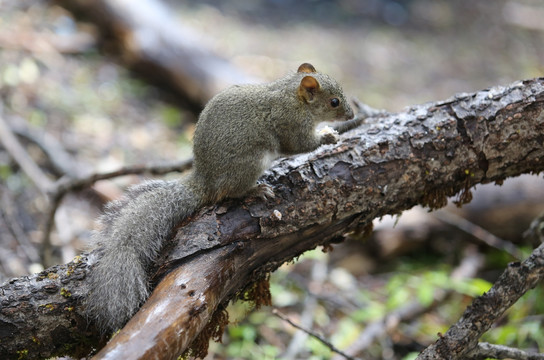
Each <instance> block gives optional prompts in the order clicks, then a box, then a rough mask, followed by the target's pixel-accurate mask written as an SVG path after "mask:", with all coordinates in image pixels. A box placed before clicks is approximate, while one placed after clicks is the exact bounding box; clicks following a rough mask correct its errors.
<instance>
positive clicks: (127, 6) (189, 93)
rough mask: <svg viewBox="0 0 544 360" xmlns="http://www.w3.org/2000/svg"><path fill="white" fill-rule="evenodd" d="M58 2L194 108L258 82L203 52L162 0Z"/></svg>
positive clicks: (208, 51) (203, 47) (194, 35)
mask: <svg viewBox="0 0 544 360" xmlns="http://www.w3.org/2000/svg"><path fill="white" fill-rule="evenodd" d="M57 2H58V3H59V4H60V5H61V6H63V7H66V8H67V9H69V10H71V11H73V12H74V13H76V14H78V15H81V16H83V17H84V18H87V19H90V20H91V21H92V22H93V23H95V24H98V25H99V28H100V30H101V32H102V35H103V36H104V37H107V38H108V37H109V38H110V39H114V41H115V45H114V46H115V49H116V51H118V52H120V53H121V55H122V58H123V60H124V61H125V62H126V63H128V64H129V65H130V66H131V67H132V68H134V69H136V70H137V71H138V72H139V73H141V74H143V75H145V76H147V77H148V78H150V79H151V80H152V81H154V82H158V83H161V84H164V85H166V86H167V87H169V88H171V89H173V90H174V91H176V92H177V93H178V94H180V95H181V96H180V97H179V98H181V99H185V98H188V99H189V101H190V102H191V103H192V104H196V105H197V107H198V106H202V105H204V104H205V103H206V102H207V101H208V100H209V99H210V98H211V97H212V96H213V95H214V94H217V93H218V92H219V91H220V90H223V89H224V88H225V87H226V86H228V85H233V84H242V83H249V82H255V81H256V79H253V78H251V77H249V76H248V75H247V74H245V73H243V72H242V71H241V70H240V69H238V68H237V67H235V66H234V65H233V64H231V63H230V62H229V61H227V60H226V59H225V58H223V57H221V56H220V55H218V54H216V53H214V52H213V51H212V50H211V49H209V48H207V47H206V45H205V43H206V42H205V41H203V36H202V35H201V34H197V33H195V32H194V31H193V30H192V29H190V28H188V27H186V26H184V25H183V24H181V23H180V22H179V20H178V18H176V17H175V16H174V15H173V13H172V11H171V9H169V8H168V7H167V6H166V5H164V4H162V3H161V2H160V1H154V0H139V1H130V0H95V1H87V0H70V1H66V0H57Z"/></svg>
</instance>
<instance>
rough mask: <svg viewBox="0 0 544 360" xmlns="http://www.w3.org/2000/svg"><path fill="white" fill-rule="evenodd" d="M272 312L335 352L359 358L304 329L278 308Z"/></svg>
mask: <svg viewBox="0 0 544 360" xmlns="http://www.w3.org/2000/svg"><path fill="white" fill-rule="evenodd" d="M272 314H274V315H275V316H277V317H279V318H280V319H282V320H283V321H285V322H287V323H288V324H289V325H291V326H293V327H295V328H297V329H299V330H302V331H304V332H305V333H306V334H308V335H310V336H312V337H314V338H315V339H317V340H319V341H320V342H321V343H323V344H324V345H325V346H326V347H328V348H329V349H331V351H332V352H335V353H337V354H339V355H341V356H343V357H344V358H346V359H349V360H357V358H354V357H352V356H349V355H347V354H345V353H344V352H342V351H341V350H338V349H337V348H336V347H335V346H334V345H333V344H331V343H330V342H329V341H327V340H325V339H323V338H322V337H321V336H319V335H318V334H316V333H314V332H312V331H310V330H307V329H304V328H303V327H302V326H300V325H298V324H297V323H295V322H293V321H292V320H291V319H289V317H287V315H285V314H282V313H281V312H280V311H279V310H278V309H273V310H272Z"/></svg>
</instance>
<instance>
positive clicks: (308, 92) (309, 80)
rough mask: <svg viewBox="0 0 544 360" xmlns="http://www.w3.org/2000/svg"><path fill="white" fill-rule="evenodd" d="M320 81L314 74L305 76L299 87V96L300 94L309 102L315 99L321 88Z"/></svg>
mask: <svg viewBox="0 0 544 360" xmlns="http://www.w3.org/2000/svg"><path fill="white" fill-rule="evenodd" d="M319 88H320V85H319V82H318V81H317V80H316V79H315V78H314V77H313V76H305V77H303V78H302V80H301V81H300V86H299V87H298V96H300V97H301V98H302V99H303V100H304V101H306V102H307V103H309V102H311V101H312V100H313V99H314V95H315V93H316V92H317V91H318V90H319Z"/></svg>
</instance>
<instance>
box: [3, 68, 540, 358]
mask: <svg viewBox="0 0 544 360" xmlns="http://www.w3.org/2000/svg"><path fill="white" fill-rule="evenodd" d="M542 170H544V79H534V80H528V81H524V82H519V83H516V84H513V85H511V86H508V87H495V88H491V89H488V90H484V91H481V92H478V93H474V94H462V95H458V96H456V97H454V98H452V99H449V100H447V101H443V102H439V103H431V104H425V105H421V106H414V107H412V108H411V109H409V110H407V111H406V112H403V113H398V114H388V115H384V116H383V117H380V118H373V119H370V121H368V122H367V123H366V124H364V125H363V126H361V127H359V128H357V129H355V130H353V131H350V132H348V133H346V134H345V135H344V136H343V137H342V141H341V143H339V144H337V145H336V146H323V147H321V148H320V149H318V150H317V151H315V152H313V153H310V154H304V155H301V156H297V157H292V158H287V159H283V160H281V161H280V162H279V164H277V165H276V166H275V167H273V168H272V169H271V170H270V171H269V172H268V173H267V174H266V175H265V176H264V177H263V180H264V181H265V182H267V183H268V184H269V185H271V186H272V187H273V188H274V192H275V194H276V199H274V200H271V201H268V202H263V201H260V200H257V199H245V200H244V202H240V201H226V202H223V203H221V204H218V205H217V206H214V207H207V208H204V209H202V210H201V211H200V212H198V213H197V214H195V215H194V216H193V217H192V218H191V219H187V220H185V221H184V223H183V224H180V227H179V228H178V230H177V233H176V235H175V237H174V238H173V239H172V241H171V243H169V244H168V246H166V247H165V249H164V251H163V255H162V257H161V259H160V261H159V263H158V265H157V272H156V276H155V279H156V281H157V282H159V280H161V281H160V282H159V285H158V286H157V288H156V289H155V291H154V293H153V294H152V296H151V297H150V299H149V301H148V302H147V303H146V304H145V305H144V307H143V308H142V309H141V311H140V312H138V313H137V314H136V316H135V317H134V318H133V319H132V320H131V321H130V322H129V323H128V324H127V326H126V327H125V328H124V329H123V330H122V331H121V333H119V334H118V335H116V336H115V337H114V339H113V340H112V341H111V342H110V343H109V344H108V345H107V346H106V347H105V348H104V349H102V351H101V352H100V353H99V355H98V358H103V359H114V358H118V354H123V355H124V356H128V355H130V356H129V357H130V358H132V359H138V358H140V359H143V358H151V357H154V358H157V359H171V358H176V357H177V356H178V355H179V354H180V353H181V352H183V351H184V350H185V349H187V347H188V346H189V345H190V344H191V342H192V341H193V340H194V339H195V338H196V337H197V335H198V334H199V332H200V331H201V330H202V329H203V328H204V327H205V325H206V324H208V322H209V321H210V319H211V318H212V316H213V314H214V313H215V310H216V309H218V308H221V306H222V305H224V304H225V303H226V301H228V300H229V299H232V298H234V297H236V295H237V294H239V293H240V292H241V291H242V290H243V289H244V288H245V287H246V286H247V285H248V284H250V283H253V282H258V281H259V279H261V278H262V277H263V275H264V274H266V273H267V272H268V271H272V270H274V269H276V268H277V267H278V266H279V265H281V264H282V263H283V262H285V261H290V260H292V259H293V258H295V257H296V256H298V255H300V254H302V253H303V252H304V251H306V250H309V249H313V248H315V247H316V246H318V245H324V244H325V245H326V244H329V243H330V242H332V241H336V240H339V239H341V238H342V237H343V235H344V234H345V233H347V232H350V231H360V229H362V228H365V227H368V226H369V224H370V223H371V221H372V220H373V219H374V218H376V217H380V216H383V215H386V214H398V213H400V212H402V211H403V210H405V209H409V208H411V207H412V206H414V205H416V204H422V205H427V206H429V207H431V208H437V207H440V206H443V205H444V204H445V203H446V197H447V196H452V195H455V194H457V193H459V192H460V195H459V201H460V202H463V201H467V200H469V199H470V191H469V189H470V187H471V186H473V185H474V184H478V183H487V182H493V181H495V182H501V181H502V180H503V179H505V178H507V177H511V176H517V175H519V174H522V173H528V172H540V171H542ZM81 261H83V262H82V263H80V264H78V265H77V269H79V278H78V279H77V280H74V279H72V277H71V275H70V274H68V273H70V269H71V266H74V264H68V265H64V266H61V267H57V268H52V269H48V270H47V271H46V272H44V273H43V274H42V275H37V276H36V275H35V276H32V277H30V278H28V279H26V278H21V279H17V280H15V281H13V282H12V283H9V284H6V285H4V286H3V287H2V293H1V296H0V304H2V307H1V308H0V324H6V326H8V325H9V326H10V331H9V332H8V333H5V332H0V340H1V341H0V357H4V356H7V357H12V356H13V354H16V351H18V350H21V348H22V346H24V348H25V349H29V357H28V358H37V357H40V356H45V357H46V356H49V355H51V354H52V353H53V352H54V351H53V349H58V348H59V343H58V341H57V338H56V337H52V336H51V333H52V332H53V330H55V329H56V328H57V327H58V326H62V330H63V334H66V335H67V336H68V338H69V339H73V337H77V336H81V335H79V334H78V332H79V331H81V330H82V329H84V327H83V328H82V327H81V326H82V320H83V319H82V317H81V314H82V311H81V308H80V299H81V298H82V297H84V296H85V294H86V291H87V287H86V283H85V274H86V272H87V271H89V269H88V267H87V266H86V265H85V262H84V261H85V258H84V257H83V258H82V260H81ZM91 271H92V270H91ZM49 274H52V275H49ZM55 274H56V275H55ZM61 274H68V275H67V276H66V277H64V278H63V280H62V281H64V282H59V281H60V280H59V278H55V276H61ZM39 278H43V280H42V282H41V283H40V281H38V280H37V279H39ZM29 283H32V284H33V285H32V289H33V290H32V292H29V293H26V297H24V298H21V296H23V294H22V293H20V292H19V289H28V288H29V286H30V285H29ZM43 284H54V285H55V286H54V287H52V288H50V290H49V292H47V291H46V290H45V289H44V287H43ZM61 288H64V289H65V291H64V294H65V295H66V294H67V293H69V294H70V296H68V297H66V296H61V294H62V291H61ZM29 294H30V295H29ZM38 295H39V296H40V300H39V301H38V300H36V296H38ZM54 301H56V302H55V304H58V306H57V307H56V309H63V306H66V304H69V305H68V306H69V308H70V309H71V310H69V311H68V310H64V312H63V311H60V312H59V313H58V314H57V317H56V318H57V319H58V320H57V321H58V322H61V321H62V325H60V323H57V324H55V322H54V321H51V317H47V315H48V314H47V312H46V311H45V310H46V309H47V306H48V304H50V303H53V302H54ZM14 309H17V311H14ZM64 309H66V307H64ZM492 311H493V310H492V309H489V312H492ZM61 314H62V316H60V315H61ZM47 319H49V321H46V320H47ZM65 320H66V321H65ZM29 323H32V326H33V328H34V329H35V328H38V329H39V330H40V332H39V333H37V331H34V332H32V331H29V329H28V327H26V328H25V327H24V325H25V324H27V326H28V324H29ZM56 326H57V327H56ZM89 331H90V330H89ZM75 334H78V335H75ZM91 334H94V335H96V333H94V332H91ZM70 336H72V337H70ZM33 340H36V341H33ZM72 343H73V342H72ZM14 344H16V346H15V345H14ZM94 346H96V342H95V343H94ZM85 349H86V350H87V351H88V350H90V349H91V345H89V344H83V343H82V342H81V341H80V343H79V348H78V349H77V350H79V354H81V353H82V352H84V350H85ZM74 351H75V350H74ZM72 353H73V351H72Z"/></svg>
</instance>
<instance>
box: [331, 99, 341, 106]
mask: <svg viewBox="0 0 544 360" xmlns="http://www.w3.org/2000/svg"><path fill="white" fill-rule="evenodd" d="M338 105H340V100H338V98H332V99H331V106H332V107H338Z"/></svg>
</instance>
